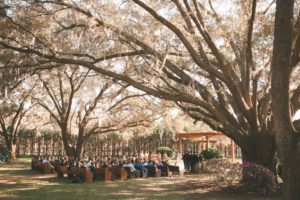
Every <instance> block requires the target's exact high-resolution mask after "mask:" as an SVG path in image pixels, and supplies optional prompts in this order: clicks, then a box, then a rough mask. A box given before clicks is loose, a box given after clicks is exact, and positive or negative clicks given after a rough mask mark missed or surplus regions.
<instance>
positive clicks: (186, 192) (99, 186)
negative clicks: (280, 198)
mask: <svg viewBox="0 0 300 200" xmlns="http://www.w3.org/2000/svg"><path fill="white" fill-rule="evenodd" d="M0 199H5V200H9V199H22V200H23V199H41V200H47V199H51V200H59V199H64V200H65V199H72V200H74V199H80V200H84V199H101V200H103V199H113V200H117V199H128V200H129V199H130V200H138V199H140V200H144V199H151V200H155V199H163V200H181V199H183V200H184V199H186V200H192V199H200V200H201V199H203V200H224V199H243V200H250V199H254V200H263V199H277V198H272V197H265V196H259V195H256V194H249V193H246V192H240V191H239V192H237V191H235V190H233V189H228V188H219V187H217V186H216V185H215V184H214V183H213V182H212V181H211V180H210V178H209V176H207V175H187V176H185V177H184V178H180V177H172V178H165V177H163V178H147V179H133V180H128V181H126V182H121V181H116V182H111V183H104V182H101V181H97V182H95V183H93V184H86V183H80V184H72V183H71V181H70V180H69V179H67V178H63V179H58V178H56V176H55V175H43V174H40V173H38V172H34V171H31V170H30V161H29V160H28V159H21V160H18V161H17V162H15V163H13V164H10V165H0Z"/></svg>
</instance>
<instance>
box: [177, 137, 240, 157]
mask: <svg viewBox="0 0 300 200" xmlns="http://www.w3.org/2000/svg"><path fill="white" fill-rule="evenodd" d="M212 137H223V138H226V137H227V136H226V135H224V133H222V132H199V133H177V138H178V141H177V148H178V152H181V153H182V139H203V138H205V139H206V140H205V141H206V148H208V147H209V139H210V138H212ZM234 146H235V145H234V142H233V140H231V148H230V152H231V160H232V161H234V159H235V151H234V148H235V147H234Z"/></svg>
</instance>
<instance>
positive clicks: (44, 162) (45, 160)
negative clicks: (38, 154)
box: [42, 157, 54, 171]
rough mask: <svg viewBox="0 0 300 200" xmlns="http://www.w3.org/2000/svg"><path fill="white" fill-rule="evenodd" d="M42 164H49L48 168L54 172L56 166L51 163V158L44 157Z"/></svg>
mask: <svg viewBox="0 0 300 200" xmlns="http://www.w3.org/2000/svg"><path fill="white" fill-rule="evenodd" d="M42 164H48V166H49V167H50V168H51V169H52V170H53V171H54V166H53V165H52V164H51V163H50V161H49V158H46V157H44V159H43V161H42Z"/></svg>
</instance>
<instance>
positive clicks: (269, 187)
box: [242, 162, 279, 194]
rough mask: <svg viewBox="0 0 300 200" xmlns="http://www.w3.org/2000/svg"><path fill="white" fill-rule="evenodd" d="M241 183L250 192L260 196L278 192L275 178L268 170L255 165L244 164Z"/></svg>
mask: <svg viewBox="0 0 300 200" xmlns="http://www.w3.org/2000/svg"><path fill="white" fill-rule="evenodd" d="M242 167H243V174H244V176H243V181H244V184H245V186H246V187H247V188H248V189H249V190H252V191H255V192H260V193H262V194H270V193H275V192H277V191H278V189H279V187H278V184H277V181H276V176H275V175H274V173H272V172H271V171H270V170H269V169H268V168H266V167H264V166H262V165H259V164H256V163H248V162H244V163H243V164H242Z"/></svg>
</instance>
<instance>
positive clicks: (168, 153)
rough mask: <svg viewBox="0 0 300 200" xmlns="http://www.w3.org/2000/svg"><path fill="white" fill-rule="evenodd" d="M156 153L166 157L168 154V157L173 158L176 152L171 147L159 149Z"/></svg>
mask: <svg viewBox="0 0 300 200" xmlns="http://www.w3.org/2000/svg"><path fill="white" fill-rule="evenodd" d="M156 153H160V154H161V155H164V154H165V153H166V154H167V155H168V157H169V158H171V157H172V156H173V153H174V151H173V150H172V149H170V148H169V147H159V148H158V149H157V150H156Z"/></svg>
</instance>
